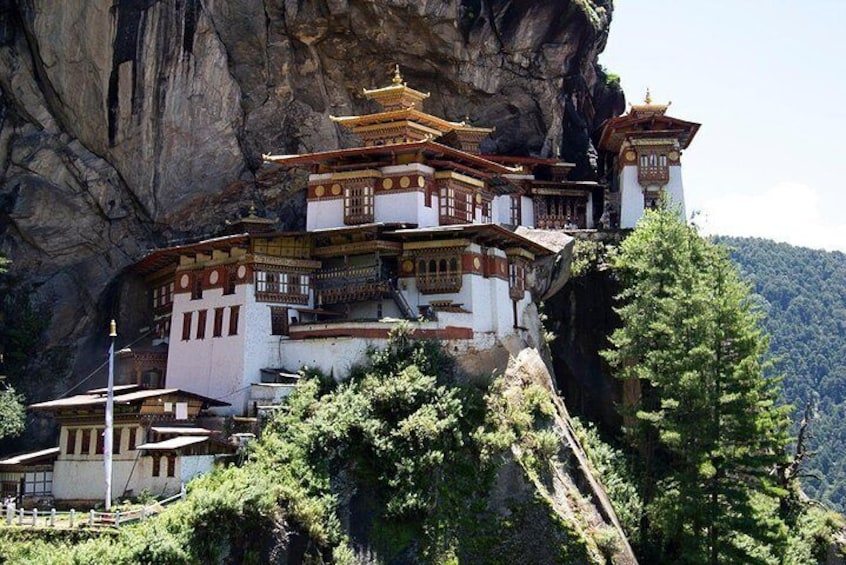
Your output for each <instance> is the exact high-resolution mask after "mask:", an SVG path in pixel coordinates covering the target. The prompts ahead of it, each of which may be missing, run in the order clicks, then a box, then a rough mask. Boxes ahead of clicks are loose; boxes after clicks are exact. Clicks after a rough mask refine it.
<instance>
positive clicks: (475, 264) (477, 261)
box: [473, 257, 482, 269]
mask: <svg viewBox="0 0 846 565" xmlns="http://www.w3.org/2000/svg"><path fill="white" fill-rule="evenodd" d="M473 268H474V269H481V268H482V260H481V259H479V258H478V257H474V258H473Z"/></svg>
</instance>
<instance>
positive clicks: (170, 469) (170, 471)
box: [167, 454, 176, 477]
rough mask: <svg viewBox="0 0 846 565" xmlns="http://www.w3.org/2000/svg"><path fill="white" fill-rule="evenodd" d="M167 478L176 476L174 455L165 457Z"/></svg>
mask: <svg viewBox="0 0 846 565" xmlns="http://www.w3.org/2000/svg"><path fill="white" fill-rule="evenodd" d="M167 476H168V477H175V476H176V455H172V454H171V455H168V456H167Z"/></svg>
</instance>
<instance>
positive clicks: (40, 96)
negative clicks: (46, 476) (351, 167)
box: [0, 0, 623, 352]
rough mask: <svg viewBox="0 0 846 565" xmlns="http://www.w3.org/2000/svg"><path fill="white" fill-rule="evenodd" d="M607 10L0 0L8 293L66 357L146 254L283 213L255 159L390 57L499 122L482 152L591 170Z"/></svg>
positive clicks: (283, 0)
mask: <svg viewBox="0 0 846 565" xmlns="http://www.w3.org/2000/svg"><path fill="white" fill-rule="evenodd" d="M610 17H611V2H610V0H539V1H533V2H514V1H511V0H462V1H458V0H429V1H416V0H415V1H411V0H313V1H305V2H304V1H296V2H295V1H292V0H184V1H180V2H158V1H155V0H117V1H115V2H103V1H91V2H76V1H74V2H51V1H48V0H0V168H2V183H1V184H0V253H3V254H5V255H7V256H8V257H10V258H11V259H12V260H13V261H14V263H13V267H12V269H13V274H14V275H15V279H14V281H15V285H14V286H13V288H7V292H8V293H10V294H11V293H18V294H19V293H21V292H24V291H25V290H33V291H34V294H33V300H34V302H35V304H36V306H38V307H40V308H41V311H44V310H49V311H50V312H49V314H50V316H49V318H50V321H49V324H48V327H47V329H46V334H45V336H46V341H45V345H46V346H48V347H49V348H55V347H57V346H69V348H70V349H69V351H71V352H73V351H74V350H75V348H76V347H77V346H78V344H79V342H80V339H81V338H83V337H84V336H86V335H87V334H89V333H90V332H91V330H92V327H93V325H94V324H95V322H97V323H99V322H101V321H102V320H103V319H105V318H107V317H109V316H110V315H114V314H116V313H117V307H116V306H114V305H113V302H114V301H115V296H117V295H116V294H115V293H114V292H113V291H112V290H113V289H111V290H110V284H112V283H113V282H114V279H115V275H116V274H117V273H118V272H120V270H121V269H122V268H123V267H125V266H126V265H128V264H130V263H131V262H133V261H134V260H136V259H138V258H139V257H140V256H141V255H142V254H143V253H144V252H145V250H146V249H148V248H150V247H154V246H156V245H161V244H163V243H165V242H166V241H168V240H170V239H173V238H179V237H185V236H191V235H199V234H208V233H213V232H214V231H216V229H218V228H219V227H220V226H221V225H222V223H223V220H224V219H225V218H226V217H227V215H229V216H231V215H232V214H234V213H236V212H237V211H238V209H244V208H245V207H246V206H248V205H249V202H250V201H255V202H256V204H257V205H258V206H259V207H260V208H270V209H272V210H273V213H276V214H277V215H279V216H280V218H281V220H282V223H283V224H284V226H283V227H292V228H293V227H297V226H298V222H299V221H300V220H298V218H300V217H301V214H299V213H298V212H299V211H301V206H302V204H301V203H299V204H297V201H296V200H294V201H293V203H292V202H290V201H288V192H289V190H288V188H289V186H290V182H289V181H288V179H284V178H281V179H280V178H275V177H271V178H267V177H266V175H265V176H263V175H261V174H260V170H259V169H260V166H261V153H262V152H282V153H285V152H303V151H313V150H325V149H331V148H334V147H337V146H339V145H341V144H343V142H344V140H343V139H342V138H341V135H340V134H339V132H338V130H337V129H336V127H335V126H334V125H333V124H332V123H331V122H330V120H329V115H330V114H334V115H342V114H350V113H354V112H363V111H367V110H373V108H370V107H369V106H368V104H369V102H367V101H365V100H364V99H363V97H362V96H361V88H362V87H372V86H380V85H382V84H385V83H386V82H387V79H388V77H389V70H390V69H391V68H392V66H393V64H394V63H399V64H400V65H401V66H402V69H403V73H404V76H405V79H406V80H407V81H408V83H409V84H411V85H412V86H414V87H415V88H418V89H421V90H424V91H430V92H431V93H432V97H431V98H430V100H429V101H427V104H428V109H430V110H431V111H432V112H433V113H435V114H440V115H443V116H445V117H448V118H454V119H464V118H465V117H469V119H470V120H471V121H472V122H473V123H478V124H485V125H494V126H496V128H497V129H496V132H495V134H494V136H493V139H492V140H491V141H490V142H489V143H488V146H487V147H486V150H487V151H489V152H508V153H515V154H540V155H552V154H556V153H558V152H560V153H561V155H562V156H563V157H564V158H567V159H570V160H574V161H576V162H578V163H579V165H580V167H579V169H580V174H581V175H584V176H590V175H591V174H592V167H591V161H590V159H591V156H592V154H593V149H592V146H591V143H590V133H591V132H592V131H593V130H595V128H596V127H597V125H598V124H599V123H600V122H601V121H602V120H604V119H605V118H607V117H609V116H610V115H612V114H615V113H619V112H620V111H621V110H622V105H623V99H622V94H621V93H620V92H619V91H618V90H614V89H613V88H610V89H609V88H608V87H607V86H606V84H605V82H604V80H603V79H602V76H603V75H602V74H601V71H598V69H597V65H596V57H597V54H598V53H599V52H600V51H601V50H602V48H603V46H604V43H605V38H606V35H607V32H608V25H609V22H610ZM598 73H599V74H598ZM286 201H288V203H287V204H283V202H286ZM22 289H24V290H22Z"/></svg>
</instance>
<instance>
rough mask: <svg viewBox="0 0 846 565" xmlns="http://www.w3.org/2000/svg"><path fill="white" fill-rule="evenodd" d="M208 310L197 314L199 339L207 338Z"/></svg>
mask: <svg viewBox="0 0 846 565" xmlns="http://www.w3.org/2000/svg"><path fill="white" fill-rule="evenodd" d="M206 312H207V311H206V310H200V311H199V312H197V339H205V338H206Z"/></svg>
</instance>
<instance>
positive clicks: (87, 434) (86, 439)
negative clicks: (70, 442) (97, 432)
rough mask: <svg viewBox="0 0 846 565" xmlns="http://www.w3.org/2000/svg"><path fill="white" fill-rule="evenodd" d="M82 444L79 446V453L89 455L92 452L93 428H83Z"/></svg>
mask: <svg viewBox="0 0 846 565" xmlns="http://www.w3.org/2000/svg"><path fill="white" fill-rule="evenodd" d="M81 443H82V445H80V446H79V453H80V454H81V455H88V454H89V453H91V430H90V429H89V428H83V429H82V441H81Z"/></svg>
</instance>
